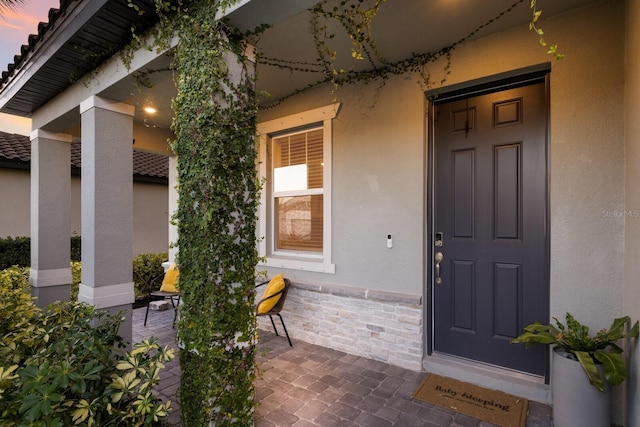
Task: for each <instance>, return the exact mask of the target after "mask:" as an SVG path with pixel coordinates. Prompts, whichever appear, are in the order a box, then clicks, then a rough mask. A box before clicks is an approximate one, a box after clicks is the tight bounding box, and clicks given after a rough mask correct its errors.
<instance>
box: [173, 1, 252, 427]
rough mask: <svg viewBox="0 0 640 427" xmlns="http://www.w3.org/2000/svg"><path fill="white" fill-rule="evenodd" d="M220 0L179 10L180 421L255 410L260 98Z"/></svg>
mask: <svg viewBox="0 0 640 427" xmlns="http://www.w3.org/2000/svg"><path fill="white" fill-rule="evenodd" d="M224 3H225V2H224V1H211V0H209V1H204V0H202V1H192V2H189V7H188V12H186V13H183V14H180V16H179V19H180V20H181V22H180V25H179V28H180V41H179V44H178V46H177V48H176V58H175V59H176V67H177V73H176V75H177V88H178V95H177V97H176V98H175V100H174V109H175V121H174V131H175V133H176V140H175V142H174V145H173V149H174V151H175V152H176V154H177V156H178V171H179V172H178V182H179V184H178V185H179V200H178V211H177V215H176V218H175V219H176V221H177V225H178V246H179V252H178V257H177V259H178V265H179V268H180V292H181V295H182V298H183V301H184V304H183V306H182V307H181V310H180V321H179V324H178V340H179V343H180V345H181V346H182V347H183V350H182V352H181V355H180V363H181V368H182V378H181V387H180V406H181V411H182V425H184V426H187V427H188V426H198V427H200V426H204V425H207V424H209V425H232V424H233V425H251V424H252V422H253V412H254V411H253V407H254V403H253V398H254V384H253V381H254V378H255V373H254V364H255V336H256V334H255V328H256V326H255V314H254V307H253V305H254V295H255V279H254V272H255V266H256V263H257V252H256V232H255V224H256V220H257V218H256V215H257V203H258V198H257V192H258V184H257V182H258V181H257V173H256V149H255V143H254V136H255V132H256V112H257V107H256V97H255V91H254V70H253V64H252V63H251V62H250V61H248V60H247V57H246V56H245V48H246V46H245V45H244V43H243V42H242V41H241V38H240V37H236V35H235V34H233V33H232V32H231V31H230V30H229V29H228V28H227V27H226V26H225V25H224V23H222V22H221V21H219V20H216V15H217V12H218V11H219V10H220V9H222V8H223V7H224V6H225V4H224ZM226 3H228V1H227V2H226Z"/></svg>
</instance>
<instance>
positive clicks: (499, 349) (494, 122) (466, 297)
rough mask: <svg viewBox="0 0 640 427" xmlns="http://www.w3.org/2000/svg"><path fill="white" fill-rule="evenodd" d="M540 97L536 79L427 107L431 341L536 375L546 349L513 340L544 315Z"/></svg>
mask: <svg viewBox="0 0 640 427" xmlns="http://www.w3.org/2000/svg"><path fill="white" fill-rule="evenodd" d="M545 94H546V91H545V86H544V83H539V84H535V85H530V86H524V87H519V88H515V89H509V90H504V91H500V92H494V93H490V94H486V95H482V96H477V97H471V98H467V99H462V100H456V101H451V102H442V103H436V104H435V105H434V108H433V113H434V126H435V127H434V145H435V155H434V230H433V231H434V233H442V245H440V244H434V246H433V248H432V251H433V254H434V256H435V254H436V253H438V252H440V253H441V254H442V261H441V262H440V263H439V265H438V266H437V268H435V267H436V266H435V264H434V274H437V276H439V280H434V283H433V285H432V286H433V310H434V317H433V319H434V334H433V348H434V350H435V351H436V352H442V353H447V354H450V355H454V356H459V357H464V358H467V359H472V360H475V361H479V362H483V363H488V364H492V365H497V366H500V367H505V368H508V369H514V370H517V371H523V372H528V373H532V374H536V375H544V372H545V352H544V348H543V346H540V347H539V348H531V349H525V348H524V346H523V345H516V344H510V340H511V339H513V338H514V337H516V336H518V335H519V334H520V333H521V332H522V329H523V327H524V326H526V325H528V324H529V323H532V322H534V321H536V320H538V321H540V322H543V323H545V322H547V321H548V278H547V276H548V274H547V273H546V272H547V266H546V260H547V243H546V242H547V224H546V218H547V185H546V180H547V165H546V163H547V160H546V159H547V156H546V135H547V120H546V117H547V108H546V99H545ZM438 282H439V283H438Z"/></svg>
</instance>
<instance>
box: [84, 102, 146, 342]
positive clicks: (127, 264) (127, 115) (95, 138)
mask: <svg viewBox="0 0 640 427" xmlns="http://www.w3.org/2000/svg"><path fill="white" fill-rule="evenodd" d="M80 114H81V116H82V184H81V194H82V214H81V215H82V281H81V284H80V293H79V296H78V299H79V300H80V301H86V302H88V303H90V304H93V305H96V306H97V307H98V308H101V309H105V310H107V311H109V312H112V313H116V312H118V311H122V312H123V314H124V316H125V317H126V322H125V323H124V324H123V326H122V328H121V330H120V335H121V336H122V337H123V338H124V339H125V340H126V341H129V342H131V336H132V332H131V304H132V303H133V301H134V298H135V297H134V292H133V282H132V258H133V250H132V246H133V245H132V238H133V166H132V162H133V160H132V156H133V148H132V142H133V114H134V107H133V106H131V105H128V104H124V103H119V102H115V101H112V100H109V99H105V98H100V97H98V96H92V97H90V98H88V99H87V100H85V101H83V102H82V103H81V104H80Z"/></svg>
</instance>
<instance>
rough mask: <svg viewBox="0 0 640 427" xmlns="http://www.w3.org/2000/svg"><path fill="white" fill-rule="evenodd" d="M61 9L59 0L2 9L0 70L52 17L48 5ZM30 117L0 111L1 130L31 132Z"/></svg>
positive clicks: (32, 1)
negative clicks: (31, 35) (0, 112)
mask: <svg viewBox="0 0 640 427" xmlns="http://www.w3.org/2000/svg"><path fill="white" fill-rule="evenodd" d="M52 7H53V8H56V9H58V8H59V7H60V0H23V3H22V4H20V5H17V6H16V7H15V8H13V9H9V10H6V9H4V10H3V14H2V16H0V72H2V71H6V70H7V65H8V64H9V63H13V57H14V55H18V54H19V53H20V47H21V46H22V45H23V44H27V39H28V37H29V34H36V33H37V32H38V23H40V22H47V21H48V20H49V18H48V16H49V9H51V8H52ZM29 129H30V121H27V120H24V119H22V120H21V119H17V118H15V117H12V116H6V115H4V114H0V130H1V131H4V132H11V133H14V132H15V133H20V134H28V132H29Z"/></svg>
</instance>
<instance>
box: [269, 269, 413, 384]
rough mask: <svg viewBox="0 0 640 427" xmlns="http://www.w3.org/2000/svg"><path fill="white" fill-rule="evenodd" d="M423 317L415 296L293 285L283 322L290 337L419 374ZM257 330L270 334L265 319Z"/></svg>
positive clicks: (368, 290)
mask: <svg viewBox="0 0 640 427" xmlns="http://www.w3.org/2000/svg"><path fill="white" fill-rule="evenodd" d="M259 292H260V291H259ZM422 312H423V306H422V297H421V296H419V295H407V294H400V293H395V292H385V291H378V290H371V289H362V288H354V287H350V286H342V285H335V284H326V283H311V282H300V281H295V282H294V281H292V284H291V288H290V289H289V293H288V295H287V301H286V303H285V306H284V309H283V311H282V317H283V318H284V321H285V325H286V326H287V330H288V331H289V335H290V336H291V337H292V338H296V339H299V340H302V341H306V342H309V343H311V344H316V345H320V346H323V347H328V348H333V349H336V350H340V351H344V352H346V353H349V354H353V355H358V356H363V357H367V358H371V359H375V360H380V361H383V362H386V363H389V364H392V365H396V366H401V367H403V368H407V369H412V370H415V371H421V370H422V358H423V341H422V336H423V321H422ZM274 321H275V323H276V327H277V328H278V332H279V333H280V334H282V335H284V332H283V331H282V326H281V325H280V320H279V319H274ZM258 325H259V327H260V329H264V330H267V331H273V328H272V326H271V324H270V322H269V320H268V319H267V318H265V317H261V318H259V319H258ZM294 345H295V343H294Z"/></svg>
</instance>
